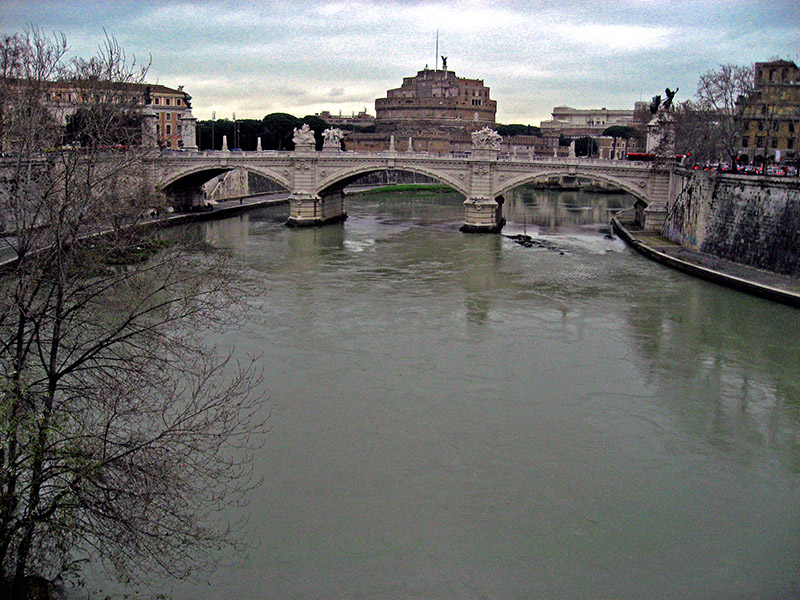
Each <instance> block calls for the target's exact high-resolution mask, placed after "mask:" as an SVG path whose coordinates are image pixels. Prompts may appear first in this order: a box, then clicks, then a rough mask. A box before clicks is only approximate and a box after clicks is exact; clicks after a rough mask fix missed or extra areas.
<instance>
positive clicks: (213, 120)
mask: <svg viewBox="0 0 800 600" xmlns="http://www.w3.org/2000/svg"><path fill="white" fill-rule="evenodd" d="M216 122H217V111H215V110H212V111H211V150H212V151H213V150H216V146H215V144H214V124H215V123H216Z"/></svg>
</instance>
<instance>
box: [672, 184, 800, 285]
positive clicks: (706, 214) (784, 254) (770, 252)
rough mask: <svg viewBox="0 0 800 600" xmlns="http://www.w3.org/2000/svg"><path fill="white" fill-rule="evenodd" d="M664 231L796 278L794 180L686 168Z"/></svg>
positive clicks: (799, 191)
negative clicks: (680, 188)
mask: <svg viewBox="0 0 800 600" xmlns="http://www.w3.org/2000/svg"><path fill="white" fill-rule="evenodd" d="M664 235H665V236H666V237H667V238H669V239H671V240H673V241H675V242H677V243H679V244H681V245H682V246H686V247H688V248H691V249H693V250H699V251H701V252H705V253H707V254H711V255H713V256H717V257H719V258H724V259H727V260H731V261H734V262H737V263H741V264H744V265H748V266H751V267H756V268H759V269H764V270H767V271H772V272H774V273H780V274H783V275H791V276H793V277H799V278H800V180H799V179H798V178H796V177H792V178H785V177H784V178H778V177H750V176H741V175H731V174H723V173H706V172H688V173H686V174H685V175H684V180H683V188H682V191H681V192H680V194H679V195H678V197H677V199H676V200H675V202H674V203H673V205H672V208H671V209H670V211H669V213H668V215H667V220H666V223H665V225H664Z"/></svg>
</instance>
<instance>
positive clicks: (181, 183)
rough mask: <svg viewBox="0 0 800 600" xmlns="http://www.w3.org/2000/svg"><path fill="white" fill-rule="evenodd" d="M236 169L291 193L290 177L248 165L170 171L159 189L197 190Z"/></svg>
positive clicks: (206, 166)
mask: <svg viewBox="0 0 800 600" xmlns="http://www.w3.org/2000/svg"><path fill="white" fill-rule="evenodd" d="M234 169H242V170H244V171H247V172H249V173H255V174H257V175H260V176H262V177H265V178H266V179H269V180H270V181H272V182H273V183H276V184H278V185H280V186H281V187H283V188H286V189H287V190H289V191H291V189H292V183H291V181H290V180H289V179H288V177H283V176H281V175H280V174H277V173H275V172H273V170H271V169H262V168H259V167H258V166H254V165H247V164H241V165H240V164H228V165H224V166H223V165H194V166H190V167H186V168H183V169H178V170H175V171H170V172H169V173H168V174H167V176H166V177H164V178H163V179H162V181H160V182H159V184H158V186H157V187H158V189H160V190H161V191H165V192H170V191H175V190H178V189H183V188H195V187H199V186H201V185H203V184H204V183H207V182H208V181H210V180H212V179H213V178H214V177H217V176H218V175H222V174H223V173H228V172H230V171H233V170H234Z"/></svg>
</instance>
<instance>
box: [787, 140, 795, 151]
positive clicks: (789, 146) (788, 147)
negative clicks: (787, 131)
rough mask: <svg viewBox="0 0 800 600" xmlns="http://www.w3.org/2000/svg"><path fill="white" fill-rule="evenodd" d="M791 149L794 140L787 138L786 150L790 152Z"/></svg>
mask: <svg viewBox="0 0 800 600" xmlns="http://www.w3.org/2000/svg"><path fill="white" fill-rule="evenodd" d="M792 148H794V138H789V139H788V140H786V149H787V150H791V149H792Z"/></svg>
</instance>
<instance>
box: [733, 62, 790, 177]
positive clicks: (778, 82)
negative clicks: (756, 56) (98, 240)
mask: <svg viewBox="0 0 800 600" xmlns="http://www.w3.org/2000/svg"><path fill="white" fill-rule="evenodd" d="M754 83H755V91H754V92H753V93H752V94H750V96H749V97H748V98H747V99H745V100H743V101H742V102H740V104H739V109H740V110H741V111H742V124H743V132H742V145H741V146H742V147H741V150H740V154H741V158H740V160H741V161H742V162H750V163H755V164H762V163H764V162H770V161H776V162H781V161H782V160H796V159H797V157H798V148H800V68H798V67H797V65H796V64H795V63H793V62H791V61H787V60H775V61H770V62H758V63H756V64H755V82H754Z"/></svg>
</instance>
